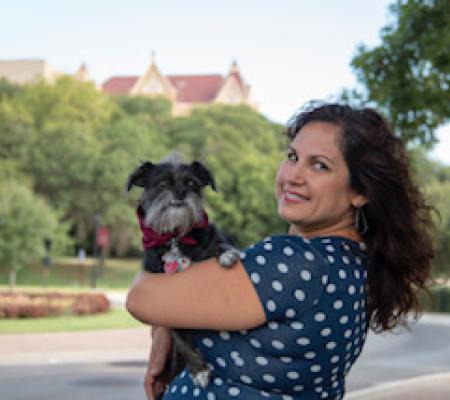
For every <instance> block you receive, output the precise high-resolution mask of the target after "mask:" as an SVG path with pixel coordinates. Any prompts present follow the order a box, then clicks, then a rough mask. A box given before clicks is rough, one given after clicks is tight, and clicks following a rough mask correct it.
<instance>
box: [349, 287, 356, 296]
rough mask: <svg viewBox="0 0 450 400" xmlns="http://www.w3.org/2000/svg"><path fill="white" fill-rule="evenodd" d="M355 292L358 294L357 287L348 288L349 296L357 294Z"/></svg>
mask: <svg viewBox="0 0 450 400" xmlns="http://www.w3.org/2000/svg"><path fill="white" fill-rule="evenodd" d="M355 292H356V288H355V286H353V285H350V286H349V287H348V294H350V295H352V294H355Z"/></svg>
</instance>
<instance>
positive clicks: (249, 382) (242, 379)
mask: <svg viewBox="0 0 450 400" xmlns="http://www.w3.org/2000/svg"><path fill="white" fill-rule="evenodd" d="M240 379H241V381H242V382H244V383H246V384H247V385H250V384H251V383H253V380H252V378H250V377H249V376H247V375H241V377H240Z"/></svg>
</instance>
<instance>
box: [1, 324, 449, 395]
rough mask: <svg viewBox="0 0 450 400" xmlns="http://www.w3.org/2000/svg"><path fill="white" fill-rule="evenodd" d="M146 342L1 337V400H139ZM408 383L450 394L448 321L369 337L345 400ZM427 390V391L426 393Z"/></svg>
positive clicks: (132, 333) (136, 335) (131, 335)
mask: <svg viewBox="0 0 450 400" xmlns="http://www.w3.org/2000/svg"><path fill="white" fill-rule="evenodd" d="M148 342H149V339H148V329H145V328H143V329H132V330H114V331H97V332H86V333H62V334H40V335H0V354H1V358H0V393H1V394H0V398H1V399H2V400H25V399H27V400H28V399H33V400H41V399H42V400H44V399H45V400H49V399H65V400H79V399H95V400H103V399H104V400H119V399H120V400H123V399H127V400H128V399H133V400H144V399H145V396H144V392H143V389H142V377H143V374H144V370H145V358H146V354H147V349H148V345H149V343H148ZM92 349H95V350H92ZM444 372H445V373H448V375H446V377H445V378H441V377H439V382H438V383H437V384H436V383H435V382H434V381H433V382H432V383H430V382H431V381H430V379H429V378H426V379H422V380H421V379H420V378H417V377H420V376H424V375H427V376H428V375H430V374H436V373H444ZM413 377H415V380H414V381H406V382H408V384H407V385H403V386H407V387H408V388H410V389H411V388H412V386H411V383H410V382H419V383H420V385H421V387H423V388H425V387H426V385H427V384H428V385H431V386H432V387H433V388H438V387H439V384H440V385H441V386H442V387H444V386H445V388H448V390H450V317H443V316H434V315H427V316H425V317H424V318H423V319H422V320H421V321H420V322H419V323H418V324H417V325H415V326H414V327H413V329H412V330H411V331H410V332H408V331H406V330H401V331H400V333H398V334H396V335H392V334H387V335H372V334H371V335H369V339H368V341H367V343H366V346H365V348H364V351H363V355H362V356H361V357H360V359H359V360H358V362H357V364H356V365H355V367H354V368H353V370H352V372H351V373H350V375H349V377H348V383H347V390H348V396H347V398H348V399H353V400H366V399H367V400H372V399H373V400H378V399H383V400H388V399H389V400H390V399H392V400H394V399H395V400H397V399H412V398H413V397H411V396H410V395H408V396H406V395H405V397H402V396H401V395H399V396H400V397H398V396H397V397H395V396H394V394H393V393H394V392H395V390H394V391H392V387H400V389H401V387H402V385H401V382H402V381H404V380H405V379H408V378H413ZM444 381H445V385H444V384H443V382H444ZM399 382H400V384H399ZM436 382H437V381H436ZM386 384H388V385H386ZM380 385H381V386H380ZM389 385H391V386H390V387H391V389H390V391H389V395H386V394H385V392H380V393H381V394H379V395H378V397H376V395H374V394H373V393H372V392H370V390H369V392H367V389H370V388H374V387H375V388H376V387H379V388H383V387H384V386H386V387H389ZM431 386H430V387H431ZM400 389H398V388H397V389H396V390H397V391H398V390H400ZM414 390H415V392H416V393H418V391H417V390H416V389H414ZM427 390H428V392H429V393H431V389H427ZM442 390H443V389H442ZM442 390H441V391H440V393H443V392H442ZM446 390H447V389H446ZM383 393H384V394H383ZM398 393H400V392H398ZM374 396H375V397H374ZM422 396H423V395H420V397H417V398H420V399H422V398H424V397H422ZM442 396H444V397H438V395H436V396H435V397H433V395H427V396H426V398H427V400H438V399H450V392H447V391H446V392H445V394H442Z"/></svg>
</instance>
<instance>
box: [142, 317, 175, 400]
mask: <svg viewBox="0 0 450 400" xmlns="http://www.w3.org/2000/svg"><path fill="white" fill-rule="evenodd" d="M171 344H172V343H171V338H170V329H169V328H165V327H162V326H155V327H153V328H152V345H151V350H150V358H149V360H148V366H147V372H146V373H145V379H144V389H145V394H146V395H147V399H148V400H155V399H156V398H157V397H156V396H158V395H159V394H162V393H164V391H165V389H166V386H167V384H168V382H165V381H163V379H162V378H161V376H160V375H161V373H162V372H163V371H164V367H165V365H166V361H167V357H168V355H169V352H170V347H171Z"/></svg>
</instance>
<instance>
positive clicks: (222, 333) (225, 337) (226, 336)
mask: <svg viewBox="0 0 450 400" xmlns="http://www.w3.org/2000/svg"><path fill="white" fill-rule="evenodd" d="M219 335H220V337H221V338H222V339H223V340H230V337H231V335H230V334H229V332H227V331H220V333H219Z"/></svg>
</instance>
